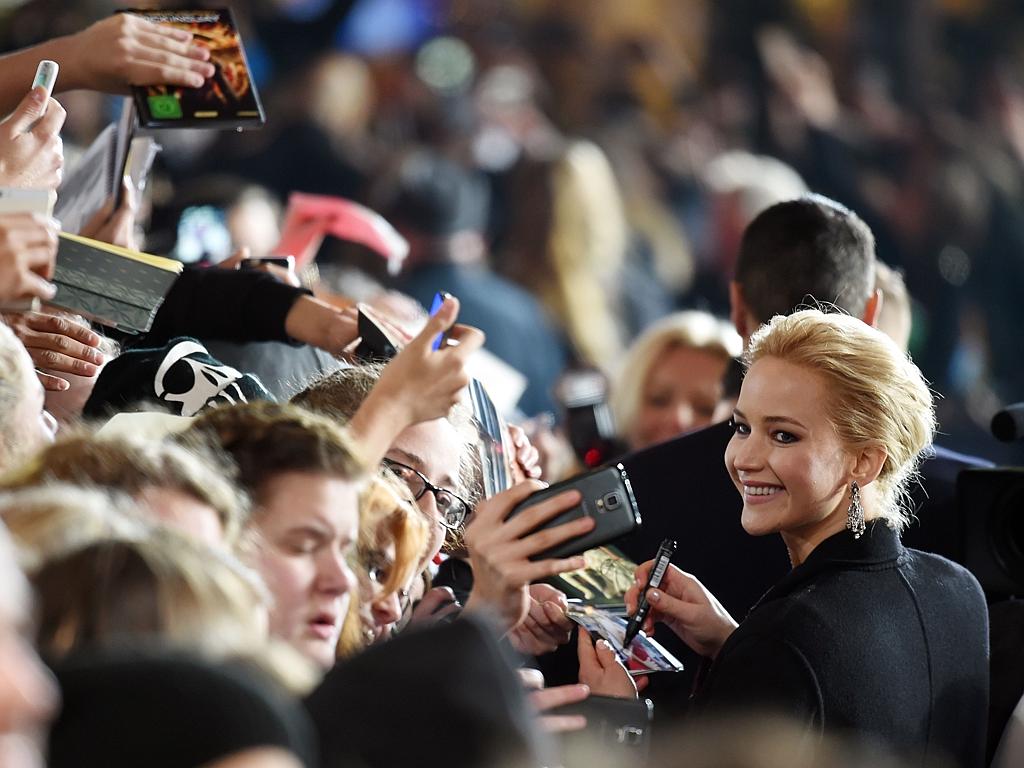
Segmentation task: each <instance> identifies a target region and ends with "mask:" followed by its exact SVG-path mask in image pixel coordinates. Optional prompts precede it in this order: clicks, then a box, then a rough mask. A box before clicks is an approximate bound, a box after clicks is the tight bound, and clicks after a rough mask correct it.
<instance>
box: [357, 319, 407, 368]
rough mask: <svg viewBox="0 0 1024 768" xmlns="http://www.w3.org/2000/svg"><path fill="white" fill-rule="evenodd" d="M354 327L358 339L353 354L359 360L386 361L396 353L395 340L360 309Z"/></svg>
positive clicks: (396, 345)
mask: <svg viewBox="0 0 1024 768" xmlns="http://www.w3.org/2000/svg"><path fill="white" fill-rule="evenodd" d="M356 328H357V330H358V332H359V337H360V341H359V346H357V347H356V351H355V354H356V357H358V358H359V359H360V360H365V361H367V362H384V363H386V362H387V361H388V360H390V359H391V358H393V357H394V356H395V355H397V354H398V344H397V342H396V341H395V340H394V339H392V338H390V337H389V336H388V334H387V333H385V332H384V330H383V329H382V328H381V327H380V326H379V325H377V324H376V323H375V322H373V320H371V319H370V317H369V316H367V315H366V313H365V312H363V311H362V310H359V315H358V318H357V320H356Z"/></svg>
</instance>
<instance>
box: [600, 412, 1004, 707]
mask: <svg viewBox="0 0 1024 768" xmlns="http://www.w3.org/2000/svg"><path fill="white" fill-rule="evenodd" d="M732 433H733V430H732V427H730V426H729V424H728V423H727V422H722V423H720V424H715V425H713V426H711V427H708V428H706V429H702V430H700V431H698V432H692V433H690V434H688V435H683V436H681V437H677V438H674V439H672V440H669V441H667V442H664V443H659V444H658V445H654V446H651V447H649V448H645V449H643V450H640V451H636V452H634V453H631V454H629V455H627V456H625V457H623V458H622V459H620V461H621V462H622V464H623V465H624V466H625V467H626V471H627V472H628V473H629V477H630V481H631V483H632V486H633V493H634V495H635V496H636V500H637V505H638V506H639V508H640V514H641V516H642V517H643V524H642V526H641V527H640V528H639V529H638V530H637V531H635V532H634V533H632V534H630V535H629V536H627V537H625V538H623V539H620V540H619V541H617V542H616V545H617V546H618V547H619V548H620V549H621V550H622V551H623V552H624V553H625V554H626V556H627V557H629V558H630V559H631V560H633V561H635V562H637V563H642V562H644V561H646V560H650V559H651V558H652V557H654V555H655V553H656V552H657V551H658V545H659V544H660V543H661V540H662V539H665V538H672V539H676V541H677V542H678V544H679V547H678V549H677V550H676V554H675V556H674V557H673V558H672V562H673V563H674V564H675V565H677V566H679V567H680V568H682V569H683V570H684V571H687V572H688V573H692V574H694V575H695V576H696V577H697V578H698V579H700V580H701V582H702V583H703V584H704V586H706V587H707V588H708V589H709V590H710V591H711V593H712V594H714V595H715V597H717V598H718V599H719V600H720V601H721V603H722V605H724V606H725V607H726V609H727V610H728V611H729V612H730V613H731V614H732V615H733V616H734V617H736V618H737V619H740V618H742V617H743V616H746V615H747V612H748V611H749V610H750V608H751V606H753V605H754V603H755V602H757V600H758V598H759V597H760V596H761V595H763V594H764V593H765V591H766V590H768V589H769V588H770V587H771V586H772V585H773V584H776V583H777V582H779V580H780V579H782V578H783V577H784V576H785V575H786V574H787V573H788V572H789V557H788V555H787V554H786V548H785V546H784V545H783V543H782V540H781V539H780V538H779V537H778V536H751V535H749V534H748V533H747V532H746V531H744V530H743V526H742V525H741V523H740V512H741V510H742V506H743V504H742V500H741V498H740V495H739V493H738V492H737V490H736V487H735V486H734V485H733V482H732V479H731V478H730V477H729V473H728V471H726V468H725V448H726V446H727V445H728V443H729V440H730V438H731V437H732ZM986 465H987V466H991V465H990V464H989V463H988V462H983V461H981V460H979V459H974V458H972V457H968V456H961V455H959V454H956V453H953V452H951V451H946V450H944V449H942V448H935V449H934V450H931V451H929V452H928V453H927V454H926V458H925V460H924V461H923V462H922V463H921V468H920V472H921V483H920V484H919V483H911V487H910V491H911V494H912V496H913V506H914V509H915V511H916V513H917V517H918V519H917V520H916V521H914V522H913V523H912V524H911V525H910V527H909V528H908V530H907V531H906V533H905V534H904V541H906V543H907V544H908V546H912V547H916V548H918V549H923V550H927V551H930V552H935V553H937V554H940V555H943V556H944V557H948V558H949V559H951V560H954V561H957V562H962V559H963V533H962V525H961V513H960V511H959V510H958V509H957V500H956V478H957V475H958V474H959V473H960V470H962V469H965V468H968V467H977V466H986ZM658 640H659V641H660V642H662V644H664V645H665V646H666V648H668V649H669V651H671V652H672V653H673V654H675V655H676V656H677V657H678V658H680V659H681V660H682V661H683V663H684V664H685V665H686V666H687V670H686V672H684V673H682V674H679V675H672V676H665V675H653V676H652V679H651V685H650V687H649V688H648V690H647V691H645V694H646V695H648V696H650V697H651V698H653V699H654V700H655V701H656V702H657V704H658V712H659V713H665V712H666V710H672V709H675V710H677V711H680V710H682V709H684V708H685V704H686V699H687V697H688V695H689V693H690V690H691V687H692V682H693V672H694V671H695V670H696V668H697V666H698V665H699V664H700V660H699V658H698V657H697V656H696V655H695V654H694V653H693V652H692V651H690V649H689V648H687V647H686V646H685V645H684V644H683V643H682V641H681V640H679V639H678V638H676V637H675V635H673V634H672V633H671V632H660V633H659V634H658Z"/></svg>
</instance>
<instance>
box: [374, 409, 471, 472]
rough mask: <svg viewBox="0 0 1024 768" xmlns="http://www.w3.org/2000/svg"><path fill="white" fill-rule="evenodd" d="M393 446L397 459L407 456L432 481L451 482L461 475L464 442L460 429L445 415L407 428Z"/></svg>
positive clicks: (392, 452)
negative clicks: (445, 417) (457, 429)
mask: <svg viewBox="0 0 1024 768" xmlns="http://www.w3.org/2000/svg"><path fill="white" fill-rule="evenodd" d="M391 448H392V450H391V452H390V453H391V455H393V456H394V457H396V458H397V459H398V460H401V459H403V458H404V459H407V460H408V461H409V463H410V466H412V467H413V468H414V469H418V470H419V471H420V472H422V473H423V474H424V475H426V476H427V478H429V479H430V481H431V482H432V483H435V484H438V485H441V484H450V483H453V482H454V481H455V478H457V477H458V476H459V463H460V461H461V459H462V450H463V444H462V440H461V439H460V437H459V433H458V432H457V431H456V430H455V428H454V427H453V426H452V425H451V424H450V423H448V421H447V420H445V419H437V420H435V421H428V422H424V423H423V424H416V425H414V426H412V427H409V428H407V429H405V430H404V431H403V432H402V433H401V434H400V435H399V436H398V438H397V439H396V440H395V442H394V443H393V444H392V446H391ZM403 463H406V462H405V461H403Z"/></svg>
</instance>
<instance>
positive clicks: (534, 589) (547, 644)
mask: <svg viewBox="0 0 1024 768" xmlns="http://www.w3.org/2000/svg"><path fill="white" fill-rule="evenodd" d="M528 591H529V593H530V607H529V611H528V613H527V615H526V618H525V619H523V621H522V622H521V623H520V624H518V625H516V626H515V627H513V628H512V629H511V630H510V631H509V633H508V639H509V642H510V643H512V647H513V648H515V649H516V650H517V651H519V652H520V653H525V654H529V655H531V656H540V655H541V654H542V653H550V652H551V651H554V650H555V649H556V648H558V646H560V645H565V644H566V643H568V642H569V640H571V639H572V628H573V626H574V624H573V621H572V619H570V618H569V617H568V616H566V615H565V609H566V608H567V607H568V605H569V603H568V601H567V600H566V598H565V595H564V594H563V593H562V592H560V591H558V590H557V589H555V588H554V587H552V586H551V585H550V584H531V585H530V586H529V588H528Z"/></svg>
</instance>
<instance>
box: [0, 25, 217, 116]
mask: <svg viewBox="0 0 1024 768" xmlns="http://www.w3.org/2000/svg"><path fill="white" fill-rule="evenodd" d="M209 58H210V52H209V51H208V50H207V49H206V48H204V47H202V46H201V45H197V44H195V43H194V42H193V41H192V35H191V34H190V33H188V32H186V31H184V30H181V29H175V28H173V27H170V26H167V25H163V24H155V23H153V22H151V21H148V20H146V19H143V18H140V17H138V16H133V15H131V14H128V13H118V14H114V15H113V16H110V17H108V18H106V19H103V20H102V21H98V22H96V23H95V24H93V25H92V26H90V27H86V28H85V29H83V30H81V31H80V32H75V33H74V34H72V35H65V36H64V37H55V38H53V39H52V40H47V41H46V42H45V43H40V44H39V45H35V46H32V47H31V48H23V49H22V50H20V51H15V52H13V53H9V54H7V55H5V56H3V57H0V114H7V113H8V112H10V111H11V110H13V109H14V107H15V105H17V103H18V101H19V100H20V99H21V97H22V96H24V95H25V92H26V91H27V90H28V89H29V86H31V85H32V78H33V76H34V75H35V72H36V66H37V65H38V64H39V62H40V60H42V59H51V60H52V61H56V62H57V64H58V65H60V75H59V76H58V77H57V85H56V90H57V91H71V90H75V89H77V88H87V89H89V90H94V91H103V92H105V93H128V89H129V86H132V85H181V86H186V87H190V88H198V87H199V86H201V85H202V84H203V82H204V81H205V80H206V78H208V77H212V76H213V65H212V64H210V63H209Z"/></svg>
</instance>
